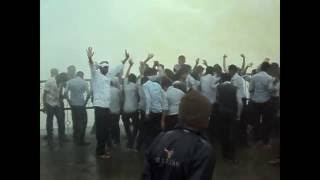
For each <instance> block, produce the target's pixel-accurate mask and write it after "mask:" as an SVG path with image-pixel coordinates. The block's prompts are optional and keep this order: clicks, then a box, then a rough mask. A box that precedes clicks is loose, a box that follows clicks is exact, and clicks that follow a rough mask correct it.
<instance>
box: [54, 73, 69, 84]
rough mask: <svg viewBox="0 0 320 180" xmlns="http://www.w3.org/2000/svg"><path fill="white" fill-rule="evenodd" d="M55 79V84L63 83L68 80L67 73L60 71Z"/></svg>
mask: <svg viewBox="0 0 320 180" xmlns="http://www.w3.org/2000/svg"><path fill="white" fill-rule="evenodd" d="M56 81H57V84H64V83H65V82H67V81H68V75H67V73H64V72H63V73H60V74H59V75H58V76H57V77H56Z"/></svg>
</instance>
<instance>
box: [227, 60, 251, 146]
mask: <svg viewBox="0 0 320 180" xmlns="http://www.w3.org/2000/svg"><path fill="white" fill-rule="evenodd" d="M228 72H229V74H230V76H231V84H233V85H234V86H236V87H237V93H238V96H240V97H241V99H242V104H243V106H244V107H245V106H246V105H247V95H246V92H245V90H246V87H245V85H246V83H245V80H244V79H243V78H242V77H241V76H240V75H239V68H238V67H237V66H236V65H234V64H232V65H230V66H229V68H228ZM238 123H239V124H237V125H238V126H239V128H238V129H239V134H238V135H239V144H241V145H243V146H247V145H248V142H247V120H246V119H245V116H244V112H241V118H240V121H239V122H238Z"/></svg>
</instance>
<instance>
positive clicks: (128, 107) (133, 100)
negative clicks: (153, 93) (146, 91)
mask: <svg viewBox="0 0 320 180" xmlns="http://www.w3.org/2000/svg"><path fill="white" fill-rule="evenodd" d="M123 88H124V89H123V90H124V104H123V111H124V112H125V113H131V112H135V111H137V110H138V86H137V84H135V83H132V82H129V81H128V78H125V80H124V83H123Z"/></svg>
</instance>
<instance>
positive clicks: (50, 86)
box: [43, 78, 60, 106]
mask: <svg viewBox="0 0 320 180" xmlns="http://www.w3.org/2000/svg"><path fill="white" fill-rule="evenodd" d="M44 91H46V92H47V94H46V97H45V102H43V103H47V104H49V105H50V106H60V103H59V98H60V91H59V87H58V85H57V82H56V79H55V78H50V79H48V80H47V81H46V83H45V85H44Z"/></svg>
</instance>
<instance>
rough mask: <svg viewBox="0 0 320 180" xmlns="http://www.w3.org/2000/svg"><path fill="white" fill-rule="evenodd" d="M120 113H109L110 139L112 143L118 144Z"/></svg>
mask: <svg viewBox="0 0 320 180" xmlns="http://www.w3.org/2000/svg"><path fill="white" fill-rule="evenodd" d="M119 120H120V114H111V139H112V141H113V143H114V144H120V126H119Z"/></svg>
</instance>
